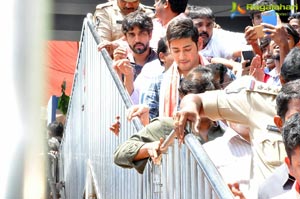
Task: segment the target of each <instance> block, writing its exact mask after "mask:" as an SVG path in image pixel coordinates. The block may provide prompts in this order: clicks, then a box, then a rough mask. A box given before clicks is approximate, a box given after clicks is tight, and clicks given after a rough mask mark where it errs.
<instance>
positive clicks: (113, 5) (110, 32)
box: [94, 0, 154, 41]
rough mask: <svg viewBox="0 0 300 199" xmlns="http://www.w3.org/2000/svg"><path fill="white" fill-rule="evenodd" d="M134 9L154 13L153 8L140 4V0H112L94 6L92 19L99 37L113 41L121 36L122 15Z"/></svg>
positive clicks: (151, 14) (150, 14)
mask: <svg viewBox="0 0 300 199" xmlns="http://www.w3.org/2000/svg"><path fill="white" fill-rule="evenodd" d="M136 10H141V11H144V12H146V13H147V14H149V16H151V17H152V16H153V15H154V8H152V7H149V6H145V5H142V4H141V3H140V0H114V1H109V2H107V3H102V4H99V5H97V6H96V11H95V13H94V20H95V24H96V29H97V32H98V34H99V36H100V39H101V40H102V41H103V40H104V41H114V40H117V39H120V38H121V37H122V36H123V33H122V31H121V27H122V21H123V19H124V17H125V16H126V15H127V14H129V13H131V12H134V11H136Z"/></svg>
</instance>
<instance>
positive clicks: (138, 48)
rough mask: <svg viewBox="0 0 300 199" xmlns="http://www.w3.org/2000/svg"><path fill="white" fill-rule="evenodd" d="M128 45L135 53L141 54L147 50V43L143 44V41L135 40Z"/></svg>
mask: <svg viewBox="0 0 300 199" xmlns="http://www.w3.org/2000/svg"><path fill="white" fill-rule="evenodd" d="M137 45H140V46H142V47H136V46H137ZM129 47H130V49H131V50H132V51H133V52H134V53H136V54H143V53H144V52H145V51H146V50H147V48H148V45H145V44H143V43H140V42H137V43H135V44H134V45H133V46H129Z"/></svg>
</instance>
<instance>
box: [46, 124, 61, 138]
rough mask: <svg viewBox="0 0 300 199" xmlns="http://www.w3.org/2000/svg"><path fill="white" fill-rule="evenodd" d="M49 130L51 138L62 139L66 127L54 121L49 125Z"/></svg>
mask: <svg viewBox="0 0 300 199" xmlns="http://www.w3.org/2000/svg"><path fill="white" fill-rule="evenodd" d="M47 129H48V131H49V136H50V137H62V135H63V132H64V125H63V123H61V122H58V121H53V122H51V123H50V124H49V125H48V127H47Z"/></svg>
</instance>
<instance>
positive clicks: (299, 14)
mask: <svg viewBox="0 0 300 199" xmlns="http://www.w3.org/2000/svg"><path fill="white" fill-rule="evenodd" d="M292 19H300V12H295V13H293V14H291V16H289V18H288V22H290V21H291V20H292Z"/></svg>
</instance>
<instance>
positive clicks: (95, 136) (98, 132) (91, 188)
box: [59, 15, 233, 199]
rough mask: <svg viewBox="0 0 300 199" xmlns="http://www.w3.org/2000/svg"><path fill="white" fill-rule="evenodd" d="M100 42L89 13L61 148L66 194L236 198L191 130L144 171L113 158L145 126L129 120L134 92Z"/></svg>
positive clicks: (112, 198)
mask: <svg viewBox="0 0 300 199" xmlns="http://www.w3.org/2000/svg"><path fill="white" fill-rule="evenodd" d="M97 43H99V40H98V38H97V34H96V33H95V30H94V27H93V23H92V20H91V19H90V15H88V17H87V18H85V20H84V23H83V28H82V35H81V41H80V49H79V55H78V60H77V69H76V73H75V76H74V83H73V89H72V95H71V100H70V104H69V109H68V114H67V122H66V125H65V133H64V137H63V140H62V144H61V149H60V154H61V156H60V157H61V158H60V161H59V165H60V170H61V172H60V180H61V181H64V184H65V195H64V197H65V198H67V199H75V198H98V199H100V198H101V199H153V198H157V199H160V198H165V199H168V198H178V199H179V198H180V199H184V198H186V199H192V198H203V199H204V198H205V199H209V198H233V197H232V194H231V193H230V191H229V189H228V188H227V187H226V185H225V183H224V182H223V181H222V179H221V177H220V175H219V173H218V172H217V170H216V168H215V167H214V165H213V164H212V163H211V161H210V160H209V159H204V160H201V156H202V155H203V152H204V151H203V150H202V153H199V152H198V150H196V148H198V147H199V146H200V147H201V145H200V143H198V144H197V143H196V142H197V140H196V138H194V137H193V136H192V135H188V136H186V138H185V142H186V145H184V146H182V147H181V149H179V147H178V144H177V142H176V141H175V144H174V145H173V146H171V147H169V149H168V153H167V154H164V155H163V159H162V164H161V165H160V166H157V165H152V164H151V163H149V164H148V165H147V167H146V169H145V172H144V174H143V175H141V174H138V173H137V172H136V171H135V170H134V169H123V168H120V167H118V166H116V165H115V164H114V163H113V153H114V151H115V149H116V148H117V146H118V145H119V144H121V143H123V142H125V141H126V140H127V139H128V138H129V137H130V136H131V135H132V134H134V133H136V132H137V131H138V130H139V129H141V128H142V125H141V123H140V121H139V120H138V119H135V120H133V122H128V121H127V119H126V116H125V115H126V109H127V108H128V107H129V106H131V100H130V97H129V95H128V93H127V92H126V90H125V89H124V86H123V85H122V83H121V81H120V80H119V78H118V76H117V74H116V73H115V72H114V71H113V69H112V67H111V65H112V61H111V59H110V57H109V55H108V54H107V52H106V51H105V50H102V51H101V52H98V50H97ZM116 116H120V120H119V121H120V123H121V132H120V135H119V136H116V135H115V134H113V133H112V132H110V130H109V127H110V125H111V124H112V123H113V122H114V120H115V117H116ZM201 149H202V148H201ZM204 154H205V155H206V153H205V152H204ZM204 157H205V156H204ZM199 158H200V160H199ZM199 161H200V162H199ZM203 161H205V162H203ZM201 162H202V164H201ZM204 164H205V166H204V167H205V168H203V165H204ZM207 176H208V177H207Z"/></svg>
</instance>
